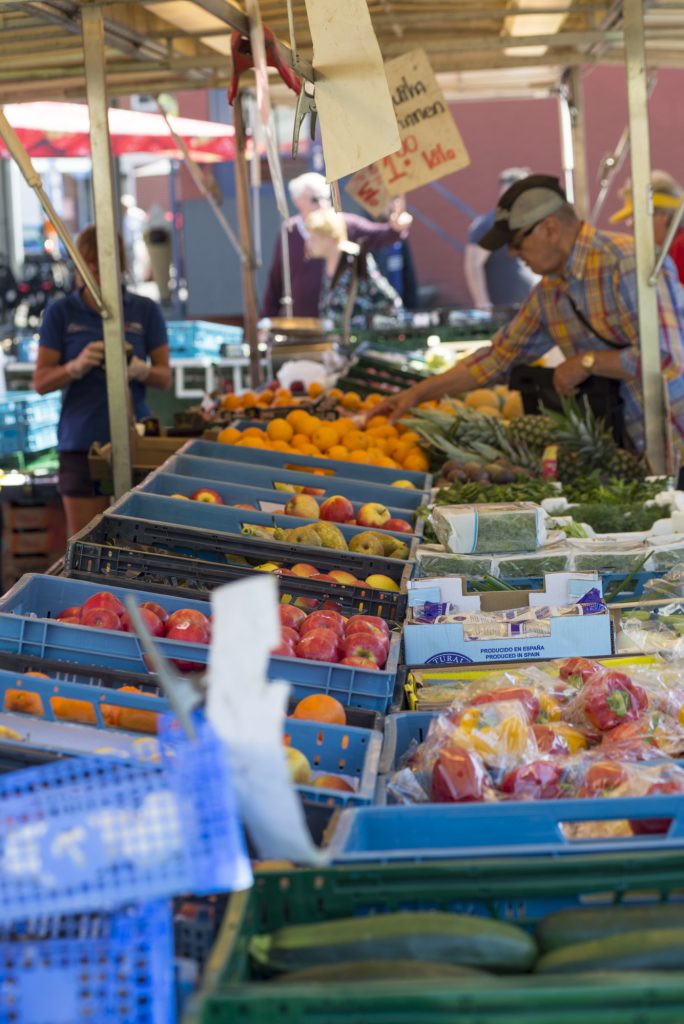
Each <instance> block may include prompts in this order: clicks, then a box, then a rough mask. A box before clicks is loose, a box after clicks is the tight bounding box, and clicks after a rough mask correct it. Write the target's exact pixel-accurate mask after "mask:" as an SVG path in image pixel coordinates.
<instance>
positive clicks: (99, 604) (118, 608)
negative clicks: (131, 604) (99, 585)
mask: <svg viewBox="0 0 684 1024" xmlns="http://www.w3.org/2000/svg"><path fill="white" fill-rule="evenodd" d="M91 608H108V609H109V611H111V612H114V614H115V615H118V616H119V617H120V616H122V615H123V613H124V612H125V611H126V609H125V608H124V606H123V605H122V603H121V601H120V600H119V598H118V597H115V596H114V594H112V593H111V592H110V591H109V590H99V591H98V592H97V594H93V595H92V597H89V598H88V600H87V601H84V602H83V604H82V605H81V620H82V619H83V616H84V615H85V613H86V612H88V611H90V609H91Z"/></svg>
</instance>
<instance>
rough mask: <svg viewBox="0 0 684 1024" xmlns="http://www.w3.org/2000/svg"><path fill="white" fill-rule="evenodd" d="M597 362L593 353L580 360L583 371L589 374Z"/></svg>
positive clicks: (588, 353)
mask: <svg viewBox="0 0 684 1024" xmlns="http://www.w3.org/2000/svg"><path fill="white" fill-rule="evenodd" d="M595 362H596V356H595V354H594V353H593V352H587V353H586V355H583V356H582V358H581V359H580V363H581V364H582V367H583V369H585V370H587V371H588V372H589V373H591V371H592V370H593V369H594V363H595Z"/></svg>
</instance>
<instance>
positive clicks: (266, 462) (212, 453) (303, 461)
mask: <svg viewBox="0 0 684 1024" xmlns="http://www.w3.org/2000/svg"><path fill="white" fill-rule="evenodd" d="M178 454H179V455H194V456H200V457H201V458H205V459H222V460H224V461H226V462H241V463H246V464H247V465H250V466H279V467H281V468H284V469H289V468H292V469H295V470H297V469H299V470H306V471H308V472H309V473H314V474H316V473H318V474H320V473H323V474H325V475H327V476H336V477H348V478H349V479H351V480H361V481H367V482H368V483H372V484H385V485H391V484H393V483H394V481H395V480H410V481H411V483H412V484H415V486H416V488H417V489H418V490H419V491H427V490H429V489H430V487H431V485H432V477H431V476H430V474H429V473H418V472H416V471H415V470H408V469H387V468H385V467H384V466H367V465H364V464H362V463H358V462H338V461H337V460H336V459H320V458H312V457H311V456H310V455H289V454H285V453H283V452H271V451H267V450H266V449H260V448H242V447H240V446H239V445H235V444H221V443H220V442H218V441H203V440H196V439H193V440H190V441H186V442H185V444H184V445H183V447H182V448H180V449H179V450H178Z"/></svg>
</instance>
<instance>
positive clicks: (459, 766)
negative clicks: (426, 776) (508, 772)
mask: <svg viewBox="0 0 684 1024" xmlns="http://www.w3.org/2000/svg"><path fill="white" fill-rule="evenodd" d="M487 784H488V776H487V771H486V769H485V767H484V763H483V761H482V760H481V758H479V757H478V756H477V754H471V753H470V752H469V751H467V750H463V749H462V748H461V747H450V748H447V749H446V750H443V751H442V752H441V754H440V755H439V757H438V758H437V760H436V761H435V766H434V768H433V769H432V789H431V798H432V800H433V801H434V802H435V803H440V804H453V803H474V802H477V801H479V800H484V796H485V791H486V789H487Z"/></svg>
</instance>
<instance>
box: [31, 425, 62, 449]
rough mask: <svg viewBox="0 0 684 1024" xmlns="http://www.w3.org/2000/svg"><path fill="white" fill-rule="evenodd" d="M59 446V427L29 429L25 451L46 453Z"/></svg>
mask: <svg viewBox="0 0 684 1024" xmlns="http://www.w3.org/2000/svg"><path fill="white" fill-rule="evenodd" d="M56 446H57V426H56V424H55V425H47V424H44V425H43V426H39V427H28V428H27V429H26V434H25V438H24V451H26V452H44V451H46V450H47V449H48V448H55V447H56Z"/></svg>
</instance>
